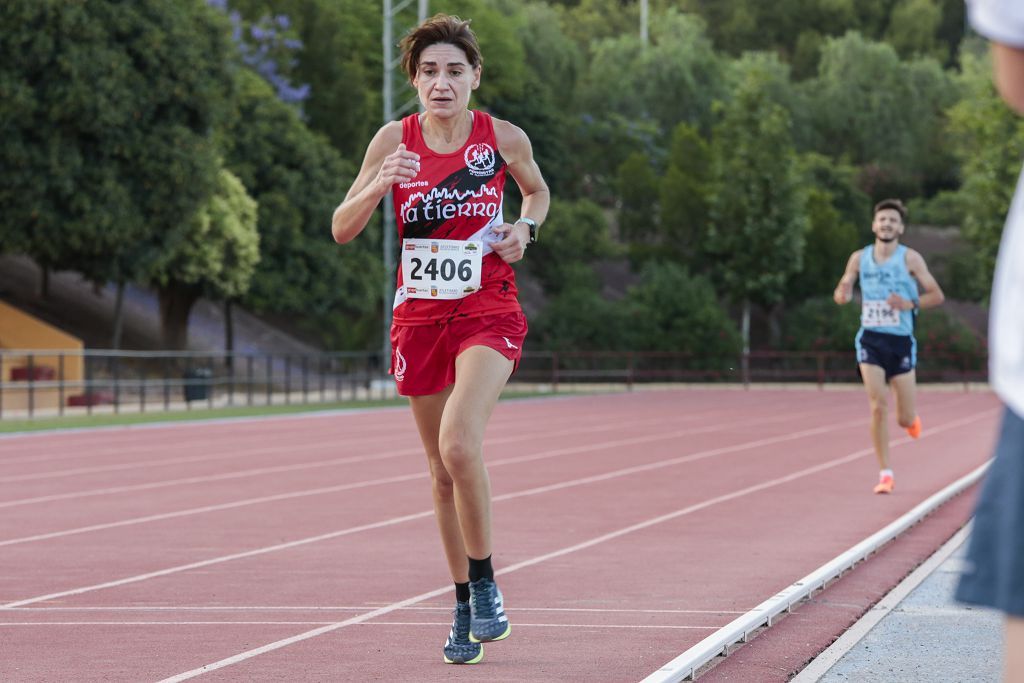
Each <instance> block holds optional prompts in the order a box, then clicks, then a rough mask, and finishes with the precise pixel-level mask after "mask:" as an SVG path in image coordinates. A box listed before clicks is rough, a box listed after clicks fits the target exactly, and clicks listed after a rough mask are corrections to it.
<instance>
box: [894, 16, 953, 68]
mask: <svg viewBox="0 0 1024 683" xmlns="http://www.w3.org/2000/svg"><path fill="white" fill-rule="evenodd" d="M941 24H942V7H940V6H939V1H938V0H899V2H897V3H896V6H895V7H893V9H892V14H891V15H890V17H889V28H888V29H887V30H886V32H885V39H886V42H888V43H889V44H890V45H892V46H893V47H894V48H896V51H897V52H898V53H899V54H900V56H902V57H904V58H910V57H926V56H927V57H933V58H934V59H936V60H938V62H939V63H940V64H942V63H945V62H946V60H947V59H949V46H948V45H945V44H943V43H941V42H940V40H939V36H938V31H939V27H940V25H941Z"/></svg>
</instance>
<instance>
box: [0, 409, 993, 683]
mask: <svg viewBox="0 0 1024 683" xmlns="http://www.w3.org/2000/svg"><path fill="white" fill-rule="evenodd" d="M919 412H920V414H921V415H922V417H923V420H924V426H925V431H924V435H923V436H922V438H921V439H920V440H918V441H911V440H910V439H909V438H908V437H906V435H905V433H904V432H903V431H902V430H898V429H896V428H895V425H893V431H892V436H893V461H894V467H895V470H896V483H897V488H896V492H895V493H894V494H893V495H892V496H888V497H883V496H874V495H872V494H871V493H870V489H871V486H872V485H873V484H874V481H875V477H876V467H875V464H874V457H873V455H872V454H871V451H870V449H869V446H870V442H869V438H868V432H867V402H866V399H865V398H864V396H863V395H862V393H861V392H854V391H824V392H822V391H814V390H768V389H756V390H752V391H739V390H733V389H715V390H711V389H690V390H677V391H663V392H655V391H649V392H635V393H628V394H611V395H601V396H582V397H568V398H554V399H541V400H529V401H525V400H524V401H508V402H503V403H501V404H500V405H499V406H498V408H497V410H496V411H495V414H494V417H493V419H492V421H491V423H490V426H489V429H488V433H487V438H486V442H485V458H486V460H487V462H488V466H489V469H490V473H491V481H492V488H493V494H494V500H495V503H494V524H495V542H496V553H495V566H496V568H497V569H498V570H499V572H500V574H501V576H500V579H499V583H500V585H501V586H502V589H503V591H504V592H505V596H506V603H507V606H508V610H509V614H510V617H511V619H512V624H513V634H512V637H511V638H510V639H508V640H507V641H504V642H501V643H493V644H489V645H487V646H486V648H485V652H486V654H485V660H484V663H483V664H481V665H477V666H475V667H453V666H448V665H445V664H443V663H442V662H441V645H442V644H443V643H444V639H445V637H446V635H447V632H448V627H449V625H450V623H451V617H450V609H451V608H450V604H451V602H452V600H453V597H452V593H451V590H450V584H449V580H448V577H447V575H446V569H445V565H444V561H443V557H442V554H441V550H440V542H439V540H438V536H437V532H436V529H435V526H434V520H433V515H432V511H431V500H430V492H429V482H428V479H427V476H426V467H425V462H424V457H423V455H422V452H421V449H420V446H419V443H418V439H417V436H416V433H415V429H414V426H413V422H412V418H411V415H410V414H409V411H408V409H405V408H400V409H380V410H373V411H366V412H352V413H334V414H329V415H326V414H321V415H316V416H306V417H287V418H274V419H263V420H258V421H225V422H219V423H190V424H187V425H172V426H159V427H146V428H120V429H105V430H92V431H82V432H64V433H51V434H44V435H24V436H14V437H10V438H4V439H0V680H3V681H67V680H75V681H99V680H102V681H158V680H186V679H189V678H191V677H193V676H197V677H198V678H199V679H200V680H208V681H370V680H383V681H435V680H452V679H457V680H461V679H473V680H477V679H479V680H488V681H494V680H499V681H570V680H571V681H637V680H639V679H641V678H643V677H644V676H646V675H647V674H649V673H651V672H653V671H654V670H656V669H658V668H659V667H660V666H661V665H663V664H664V663H665V662H667V661H668V660H670V659H672V658H673V657H675V656H676V655H677V654H679V653H680V652H682V651H684V650H686V649H687V648H688V647H690V646H691V645H693V644H695V643H697V642H698V641H700V640H702V639H703V638H705V637H706V636H708V635H709V634H711V633H712V632H713V631H714V630H715V629H717V628H719V627H720V626H723V625H725V624H726V623H728V622H730V621H732V620H733V619H734V618H736V617H737V616H738V615H739V614H741V613H743V612H746V611H747V610H749V609H751V608H752V607H753V606H755V605H757V604H759V603H760V602H761V601H763V600H765V599H766V598H768V597H770V596H771V595H773V594H774V593H775V592H777V591H778V590H779V589H781V588H784V587H786V586H788V585H789V584H791V583H792V582H793V581H795V580H797V579H799V578H800V577H802V576H804V575H806V574H808V573H809V572H811V571H812V570H814V569H815V568H817V567H818V566H820V565H822V564H824V563H825V562H827V561H828V560H830V559H831V558H833V557H834V556H836V555H838V554H840V553H841V552H843V551H844V550H846V549H847V548H849V547H850V546H852V545H854V544H855V543H857V542H858V541H860V540H861V539H863V538H865V537H866V536H868V535H870V534H871V533H873V532H875V531H877V530H878V529H880V528H881V527H883V526H885V525H886V524H887V523H888V522H890V521H892V520H893V519H895V518H897V517H899V516H900V515H902V514H903V513H905V512H906V511H908V510H909V509H911V508H912V507H914V506H915V505H916V504H918V503H919V502H921V501H922V500H924V499H925V498H927V497H928V496H929V495H930V494H932V493H934V492H935V491H937V490H939V489H941V488H943V487H944V486H946V485H947V484H949V483H951V482H952V481H954V480H956V479H958V478H960V477H961V476H963V475H965V474H967V473H968V472H970V471H972V470H974V469H975V468H977V467H978V466H979V465H981V464H982V463H984V462H985V460H986V459H987V458H988V455H989V453H990V449H991V445H992V442H993V435H994V433H995V430H996V427H997V423H998V418H999V414H1000V410H999V404H998V402H997V401H996V399H995V398H994V397H993V396H992V395H991V394H988V393H960V392H946V391H939V390H932V391H929V390H924V391H922V392H921V394H920V396H919ZM961 508H962V510H961V511H960V512H958V513H957V514H959V515H960V516H961V517H963V519H960V520H957V524H959V523H962V522H963V521H966V515H967V514H969V507H967V506H964V505H961ZM939 542H941V541H938V542H936V543H935V546H937V545H938V543H939ZM868 564H869V565H870V562H869V563H868ZM858 571H860V570H855V571H854V574H857V572H858ZM896 578H898V577H896ZM893 583H895V580H893ZM786 621H787V620H783V622H782V624H785V623H786ZM768 634H771V630H769V631H768ZM758 640H760V639H755V640H754V642H753V644H751V645H748V646H747V647H748V648H750V647H754V645H755V644H757V643H758ZM826 644H827V641H826ZM744 649H745V648H744ZM740 651H741V652H742V651H743V649H741V650H740ZM734 657H736V655H734ZM730 659H732V658H730ZM726 661H727V662H728V661H729V660H726ZM781 680H785V679H784V678H783V679H781Z"/></svg>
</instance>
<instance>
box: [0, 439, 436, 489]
mask: <svg viewBox="0 0 1024 683" xmlns="http://www.w3.org/2000/svg"><path fill="white" fill-rule="evenodd" d="M383 440H384V439H382V438H377V437H367V438H364V439H340V438H334V439H330V440H327V441H314V442H309V443H303V442H299V443H294V442H292V443H288V444H287V448H288V450H289V451H290V452H291V453H293V454H299V453H302V452H307V451H316V450H320V449H328V448H333V449H337V448H338V446H339V445H340V444H342V443H344V445H345V446H346V447H347V446H351V445H355V444H359V445H362V444H373V445H380V442H381V441H383ZM402 440H404V441H407V440H408V439H404V438H403V439H402ZM285 443H286V442H282V445H278V446H267V447H263V448H252V447H248V446H246V447H244V448H243V449H242V450H236V451H229V452H211V453H205V454H203V455H194V456H188V457H175V458H163V459H160V460H145V459H143V460H137V461H135V462H121V463H112V464H110V465H93V466H90V467H76V468H72V469H66V470H53V471H52V472H33V473H31V474H12V475H10V476H7V477H0V484H10V483H14V482H22V481H38V480H40V479H60V478H63V477H78V476H81V475H83V474H103V473H105V472H124V471H126V470H137V469H150V468H153V467H164V466H170V465H185V464H188V463H203V462H216V461H218V460H230V459H232V458H250V457H253V456H258V455H274V454H275V453H276V454H280V453H281V450H282V449H283V448H285V447H286V446H285V445H284V444H285ZM232 445H233V446H235V447H237V444H232ZM204 446H206V447H208V446H209V443H206V444H204ZM139 450H140V446H139V445H138V444H136V446H135V451H134V452H135V454H138V453H139ZM421 450H422V449H421Z"/></svg>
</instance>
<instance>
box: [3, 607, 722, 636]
mask: <svg viewBox="0 0 1024 683" xmlns="http://www.w3.org/2000/svg"><path fill="white" fill-rule="evenodd" d="M450 611H451V610H449V612H450ZM516 611H518V609H517V610H516ZM332 623H333V622H329V621H46V622H43V621H40V622H20V621H0V627H8V628H17V627H24V626H27V627H36V628H38V627H40V626H330V625H332ZM359 625H360V626H432V627H443V626H451V622H450V621H374V622H371V623H362V624H359ZM524 626H525V627H527V628H603V629H638V628H639V629H652V630H679V631H687V630H690V631H714V630H715V629H716V628H718V626H680V625H671V624H665V625H658V624H568V623H559V624H535V623H529V622H522V621H517V622H516V628H522V627H524Z"/></svg>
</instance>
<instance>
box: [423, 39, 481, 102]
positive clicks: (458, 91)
mask: <svg viewBox="0 0 1024 683" xmlns="http://www.w3.org/2000/svg"><path fill="white" fill-rule="evenodd" d="M412 84H413V86H414V87H415V88H416V93H417V94H418V95H419V98H420V102H422V103H423V106H424V108H425V109H426V110H427V113H428V114H430V115H431V116H437V117H439V118H449V117H452V116H455V115H457V114H461V113H462V112H463V111H465V110H466V109H467V108H468V107H469V96H470V93H472V92H473V91H474V90H476V89H477V87H479V85H480V67H479V66H478V67H476V68H475V69H474V68H473V67H471V66H470V65H469V60H468V59H467V58H466V53H465V52H463V51H462V48H459V47H456V46H455V45H452V44H451V43H435V44H433V45H430V46H429V47H426V48H424V49H423V52H421V53H420V62H419V64H418V65H417V67H416V78H414V79H413V81H412Z"/></svg>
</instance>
